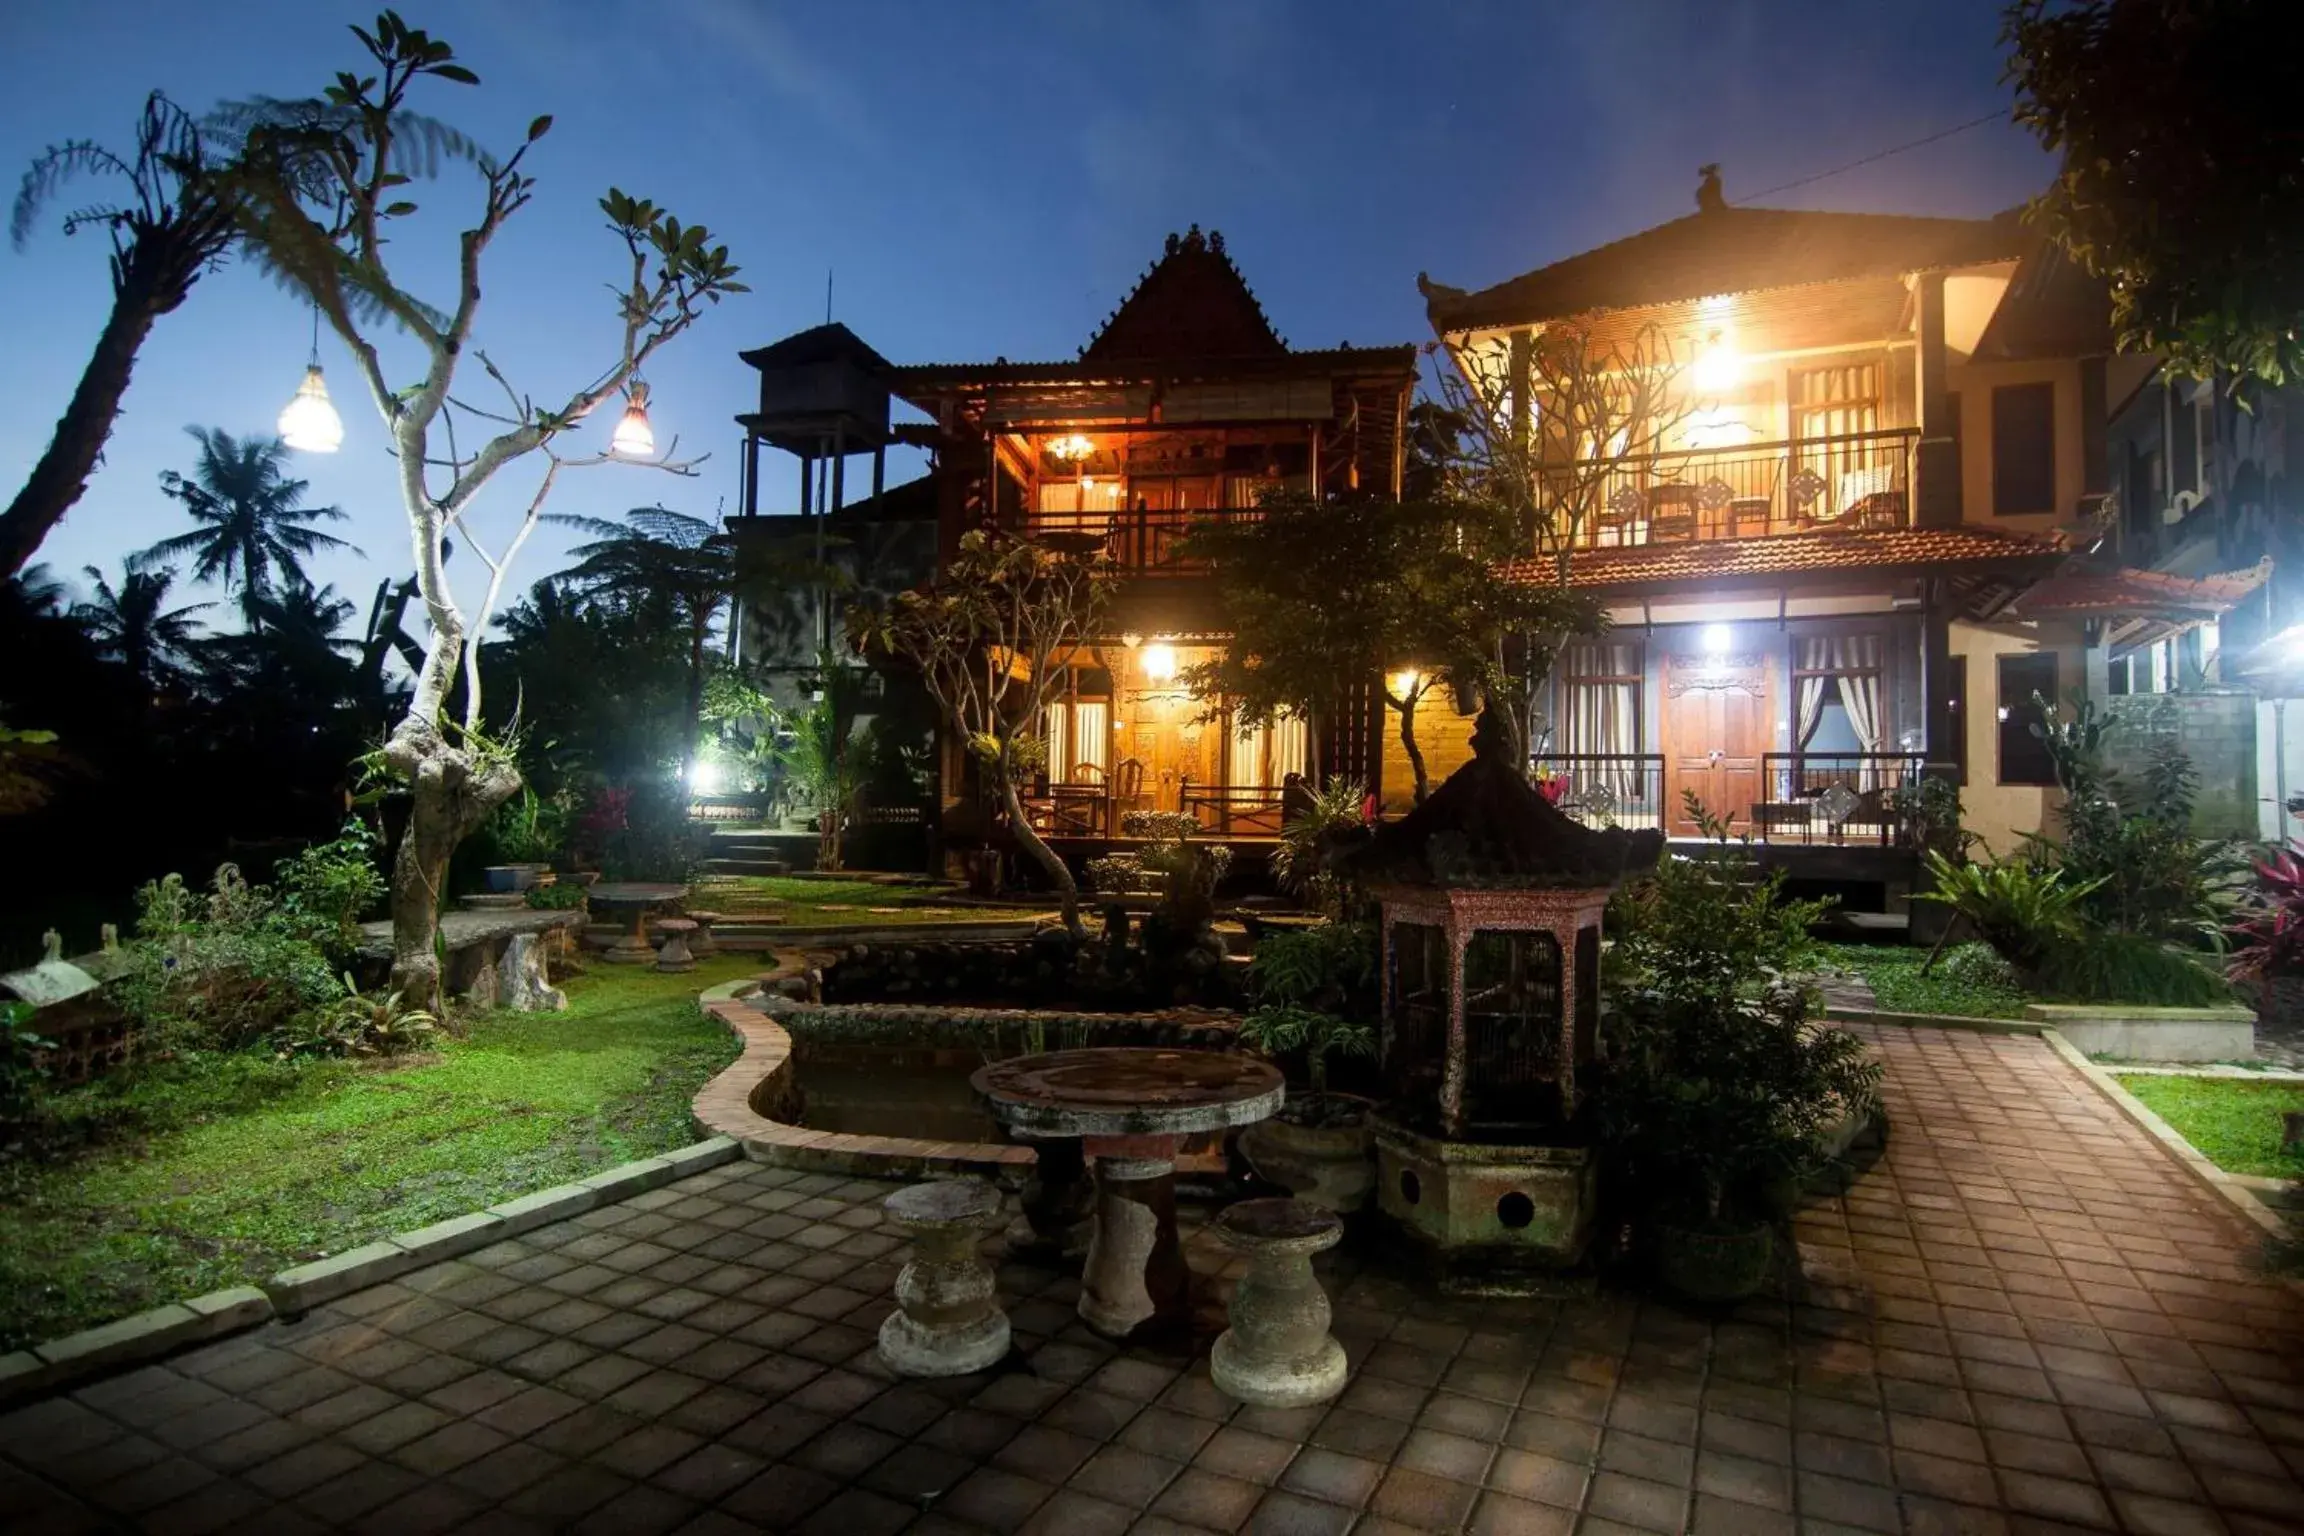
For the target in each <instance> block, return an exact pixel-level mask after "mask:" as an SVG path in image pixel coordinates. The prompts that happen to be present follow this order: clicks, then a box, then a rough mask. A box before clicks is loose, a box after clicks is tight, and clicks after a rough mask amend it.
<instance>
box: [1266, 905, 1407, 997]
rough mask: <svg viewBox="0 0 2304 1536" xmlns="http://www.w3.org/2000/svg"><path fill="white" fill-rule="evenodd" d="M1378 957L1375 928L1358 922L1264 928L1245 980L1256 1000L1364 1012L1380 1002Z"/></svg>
mask: <svg viewBox="0 0 2304 1536" xmlns="http://www.w3.org/2000/svg"><path fill="white" fill-rule="evenodd" d="M1376 961H1377V943H1376V933H1375V930H1374V929H1372V928H1368V927H1364V926H1362V925H1360V924H1357V923H1336V922H1329V923H1322V924H1320V925H1319V926H1317V927H1312V928H1282V929H1267V930H1266V931H1265V933H1264V936H1263V937H1262V938H1260V939H1258V940H1257V941H1256V954H1255V957H1254V958H1253V959H1252V960H1250V961H1249V964H1248V981H1249V984H1250V985H1251V986H1252V987H1254V988H1255V992H1256V997H1257V1000H1258V1001H1259V1002H1263V1003H1269V1004H1280V1005H1289V1006H1296V1007H1305V1008H1319V1009H1323V1010H1326V1011H1328V1012H1330V1013H1349V1014H1362V1015H1365V1014H1369V1013H1373V1012H1374V1011H1375V1010H1376V1007H1377V1004H1378V998H1377V996H1376Z"/></svg>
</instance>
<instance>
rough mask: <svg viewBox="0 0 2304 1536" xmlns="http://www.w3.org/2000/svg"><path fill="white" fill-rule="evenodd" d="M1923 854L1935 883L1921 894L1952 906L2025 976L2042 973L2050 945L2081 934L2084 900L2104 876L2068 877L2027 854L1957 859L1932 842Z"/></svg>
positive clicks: (2061, 871)
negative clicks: (1981, 859) (1969, 860)
mask: <svg viewBox="0 0 2304 1536" xmlns="http://www.w3.org/2000/svg"><path fill="white" fill-rule="evenodd" d="M1920 858H1921V862H1922V864H1923V865H1924V866H1925V867H1926V869H1927V871H1928V876H1929V879H1930V880H1931V881H1932V882H1933V884H1932V885H1931V886H1930V888H1929V889H1928V890H1925V891H1922V892H1920V893H1919V899H1920V900H1922V901H1933V902H1938V903H1941V904H1942V905H1944V906H1947V907H1950V908H1951V909H1952V910H1953V911H1954V912H1956V913H1958V914H1959V915H1960V916H1961V917H1963V918H1965V919H1966V920H1967V922H1968V926H1969V927H1970V928H1972V929H1974V930H1975V932H1976V935H1977V937H1979V938H1981V939H1982V940H1983V941H1984V942H1985V943H1987V944H1989V945H1991V946H1992V948H1993V949H1994V950H1995V951H1996V952H1997V953H1998V954H1999V955H2000V957H2001V958H2002V959H2004V960H2006V961H2007V962H2008V963H2009V964H2010V965H2013V966H2015V967H2016V969H2017V971H2018V972H2019V973H2021V974H2023V975H2024V976H2027V977H2032V976H2036V975H2037V974H2038V973H2039V970H2040V967H2041V966H2042V965H2043V964H2044V963H2046V961H2047V959H2048V955H2049V953H2050V951H2052V950H2054V949H2056V948H2057V947H2058V946H2060V945H2063V944H2066V943H2069V942H2070V941H2072V940H2073V939H2075V938H2076V937H2077V936H2078V934H2079V933H2080V929H2081V912H2082V905H2081V904H2082V903H2083V902H2085V901H2086V900H2087V899H2088V897H2089V896H2090V895H2091V894H2093V893H2094V892H2095V890H2096V888H2097V886H2098V885H2100V884H2101V883H2102V877H2098V878H2097V879H2094V880H2081V881H2071V880H2067V879H2066V878H2065V872H2064V871H2063V870H2060V869H2049V868H2046V867H2044V866H2042V865H2040V864H2037V863H2035V862H2033V861H2032V860H2030V859H2026V858H2008V859H1996V860H1991V861H1989V862H1976V863H1962V864H1955V863H1953V862H1952V861H1951V860H1950V859H1947V858H1946V857H1945V856H1944V855H1943V854H1941V853H1939V852H1938V851H1937V850H1935V849H1933V848H1928V849H1923V850H1922V851H1921V854H1920Z"/></svg>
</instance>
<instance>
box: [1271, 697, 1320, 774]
mask: <svg viewBox="0 0 2304 1536" xmlns="http://www.w3.org/2000/svg"><path fill="white" fill-rule="evenodd" d="M1311 762H1312V728H1311V725H1310V723H1309V722H1307V721H1306V720H1305V718H1304V717H1303V716H1302V715H1298V714H1289V713H1282V714H1277V715H1274V716H1273V717H1272V779H1271V782H1272V783H1273V784H1275V785H1277V784H1284V783H1286V782H1287V779H1288V775H1290V774H1292V773H1302V774H1306V775H1307V776H1309V774H1310V765H1311Z"/></svg>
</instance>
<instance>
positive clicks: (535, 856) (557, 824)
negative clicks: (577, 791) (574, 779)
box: [488, 787, 568, 864]
mask: <svg viewBox="0 0 2304 1536" xmlns="http://www.w3.org/2000/svg"><path fill="white" fill-rule="evenodd" d="M567 831H568V813H567V810H566V808H565V807H563V806H561V805H560V804H559V803H557V802H556V801H552V800H544V799H539V798H538V797H537V794H536V791H534V790H532V789H528V788H525V787H523V788H522V789H521V791H520V793H519V794H518V795H516V796H514V797H513V798H512V799H510V800H507V801H505V802H504V803H503V804H502V805H500V806H498V807H496V814H495V815H494V816H492V817H490V818H489V821H488V842H489V846H490V847H491V848H492V849H493V850H494V851H495V855H496V857H497V858H498V859H499V860H501V861H502V862H504V863H506V864H549V863H550V862H552V860H553V858H554V857H555V856H556V855H557V854H558V853H559V852H560V846H561V844H562V843H563V842H564V841H565V840H566V834H567Z"/></svg>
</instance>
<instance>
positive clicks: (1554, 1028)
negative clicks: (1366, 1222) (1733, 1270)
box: [1343, 720, 1664, 1289]
mask: <svg viewBox="0 0 2304 1536" xmlns="http://www.w3.org/2000/svg"><path fill="white" fill-rule="evenodd" d="M1473 747H1474V752H1473V757H1472V760H1471V761H1470V762H1468V763H1466V764H1465V765H1464V766H1463V767H1462V768H1459V769H1458V770H1457V771H1456V772H1455V773H1454V774H1452V775H1450V776H1449V778H1448V780H1447V782H1445V783H1443V784H1442V785H1441V786H1440V787H1439V788H1438V789H1436V790H1434V791H1433V792H1432V794H1431V796H1430V797H1429V798H1428V799H1426V801H1425V802H1424V803H1423V804H1422V805H1420V806H1418V807H1417V808H1416V809H1415V810H1414V811H1412V812H1410V813H1409V814H1408V815H1407V816H1405V817H1403V818H1401V819H1400V820H1399V821H1396V822H1394V823H1392V824H1390V825H1389V826H1386V827H1384V828H1383V829H1382V830H1380V831H1379V832H1378V833H1377V834H1376V835H1375V837H1374V838H1372V839H1371V840H1370V841H1369V842H1368V843H1367V844H1365V845H1364V846H1362V847H1361V848H1359V849H1357V850H1355V851H1354V852H1353V853H1351V854H1350V855H1348V856H1347V857H1346V859H1345V861H1344V865H1343V867H1344V868H1345V870H1346V871H1347V872H1349V873H1350V874H1352V875H1353V876H1355V877H1357V878H1358V879H1359V880H1360V881H1361V882H1362V883H1363V884H1364V885H1366V886H1367V887H1368V889H1369V890H1370V891H1371V893H1372V894H1374V895H1375V896H1376V898H1377V900H1378V901H1379V902H1380V903H1381V904H1382V909H1383V929H1384V1028H1383V1037H1382V1051H1383V1068H1384V1079H1385V1081H1386V1082H1387V1083H1388V1084H1390V1085H1391V1097H1390V1098H1389V1099H1388V1100H1387V1101H1386V1103H1385V1105H1384V1108H1383V1112H1382V1113H1381V1114H1380V1115H1379V1116H1378V1118H1377V1122H1376V1147H1377V1200H1378V1206H1379V1209H1381V1210H1382V1211H1383V1212H1384V1214H1385V1215H1386V1216H1387V1217H1389V1218H1390V1219H1391V1220H1392V1221H1394V1222H1395V1223H1396V1224H1398V1225H1399V1226H1400V1227H1402V1228H1403V1229H1404V1230H1406V1231H1407V1232H1408V1233H1409V1235H1410V1236H1412V1237H1414V1238H1416V1239H1418V1240H1420V1241H1422V1242H1424V1243H1425V1244H1427V1245H1428V1246H1430V1247H1432V1248H1433V1249H1435V1250H1436V1251H1437V1253H1438V1254H1439V1256H1440V1257H1441V1258H1442V1259H1443V1261H1444V1263H1443V1269H1444V1271H1445V1272H1446V1273H1447V1274H1448V1275H1449V1276H1450V1277H1451V1278H1455V1279H1459V1280H1466V1277H1468V1276H1488V1277H1490V1278H1493V1275H1494V1274H1495V1272H1497V1271H1513V1270H1528V1269H1535V1270H1545V1269H1560V1268H1567V1267H1570V1266H1573V1265H1574V1264H1576V1263H1577V1262H1578V1261H1579V1260H1581V1258H1582V1257H1583V1253H1584V1248H1585V1245H1586V1243H1587V1241H1588V1239H1589V1236H1590V1230H1591V1219H1592V1206H1593V1201H1594V1197H1595V1194H1596V1191H1597V1178H1598V1168H1597V1165H1596V1164H1595V1163H1594V1161H1593V1158H1592V1153H1591V1148H1590V1146H1589V1145H1588V1144H1586V1143H1585V1141H1584V1140H1583V1138H1582V1137H1581V1135H1580V1134H1579V1130H1580V1127H1579V1119H1580V1116H1579V1111H1580V1110H1581V1109H1582V1107H1583V1103H1584V1098H1585V1092H1586V1087H1587V1083H1586V1081H1585V1072H1586V1069H1587V1068H1589V1067H1590V1065H1591V1064H1592V1062H1593V1061H1594V1059H1595V1057H1596V1055H1597V1052H1598V1035H1599V1021H1600V922H1601V914H1602V911H1603V910H1604V909H1605V908H1606V906H1607V903H1608V896H1609V893H1610V892H1611V891H1612V890H1613V889H1614V888H1615V887H1616V885H1617V883H1618V882H1619V881H1620V880H1622V879H1623V878H1624V877H1625V876H1626V875H1627V874H1632V873H1636V872H1638V871H1641V870H1645V869H1649V868H1651V867H1653V866H1654V865H1655V863H1656V860H1657V858H1658V857H1659V855H1661V853H1662V852H1663V846H1664V837H1663V834H1662V833H1661V832H1659V831H1654V830H1649V831H1641V832H1626V831H1622V830H1614V829H1611V830H1607V831H1599V830H1595V829H1593V828H1590V827H1586V826H1583V825H1582V824H1580V823H1578V822H1576V821H1574V820H1572V819H1571V818H1570V817H1568V816H1567V815H1566V814H1564V813H1563V812H1561V811H1560V810H1558V809H1557V808H1555V807H1554V806H1553V805H1552V803H1551V802H1550V801H1549V800H1547V799H1546V798H1545V797H1544V796H1543V794H1542V793H1540V792H1539V791H1538V790H1536V789H1535V788H1534V787H1533V786H1532V785H1530V784H1529V783H1528V781H1527V778H1526V777H1525V776H1524V775H1523V774H1522V773H1521V772H1520V771H1519V769H1518V767H1517V766H1516V765H1515V764H1514V763H1513V762H1512V760H1511V758H1512V754H1511V753H1510V752H1509V750H1508V749H1506V748H1505V746H1504V744H1503V743H1502V742H1501V740H1499V739H1498V733H1495V732H1493V731H1492V730H1491V729H1490V727H1489V725H1488V723H1487V722H1486V721H1485V720H1484V721H1483V722H1482V725H1481V728H1480V730H1479V731H1478V732H1477V733H1476V734H1475V736H1474V738H1473ZM1467 1285H1468V1287H1469V1288H1473V1289H1497V1288H1499V1286H1497V1285H1494V1284H1488V1283H1485V1282H1482V1283H1472V1282H1471V1281H1469V1280H1467ZM1501 1288H1505V1289H1514V1288H1520V1287H1516V1286H1513V1285H1509V1284H1507V1285H1504V1286H1502V1287H1501Z"/></svg>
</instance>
